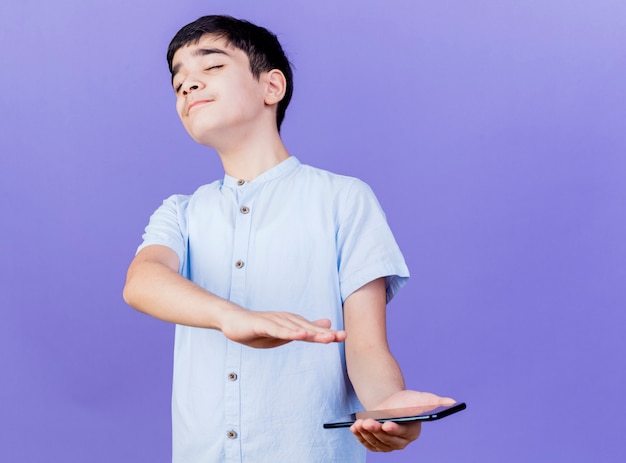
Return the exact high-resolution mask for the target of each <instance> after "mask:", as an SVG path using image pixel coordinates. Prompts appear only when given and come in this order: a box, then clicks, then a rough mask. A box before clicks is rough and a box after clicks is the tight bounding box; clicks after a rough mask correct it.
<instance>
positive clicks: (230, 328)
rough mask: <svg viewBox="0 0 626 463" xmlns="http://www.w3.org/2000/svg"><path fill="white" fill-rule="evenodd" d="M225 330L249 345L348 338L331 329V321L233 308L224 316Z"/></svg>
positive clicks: (222, 328) (321, 341)
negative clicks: (310, 319) (309, 319)
mask: <svg viewBox="0 0 626 463" xmlns="http://www.w3.org/2000/svg"><path fill="white" fill-rule="evenodd" d="M221 331H222V333H224V335H225V336H226V337H227V338H228V339H230V340H231V341H236V342H238V343H240V344H244V345H246V346H249V347H256V348H270V347H278V346H281V345H283V344H287V343H288V342H291V341H307V342H319V343H323V344H328V343H330V342H341V341H344V340H345V339H346V332H345V331H343V330H331V329H330V320H328V319H321V320H315V321H308V320H307V319H305V318H304V317H301V316H300V315H296V314H293V313H290V312H255V311H251V310H245V309H241V310H230V311H229V312H228V313H226V314H225V315H224V318H223V320H222V324H221Z"/></svg>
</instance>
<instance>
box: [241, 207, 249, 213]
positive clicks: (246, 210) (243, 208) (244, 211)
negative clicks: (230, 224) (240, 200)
mask: <svg viewBox="0 0 626 463" xmlns="http://www.w3.org/2000/svg"><path fill="white" fill-rule="evenodd" d="M239 212H241V213H242V214H247V213H248V212H250V208H249V207H248V206H241V209H239Z"/></svg>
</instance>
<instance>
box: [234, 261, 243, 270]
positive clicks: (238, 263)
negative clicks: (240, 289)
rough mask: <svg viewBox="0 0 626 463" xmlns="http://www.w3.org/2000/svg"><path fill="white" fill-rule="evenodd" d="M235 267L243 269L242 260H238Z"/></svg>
mask: <svg viewBox="0 0 626 463" xmlns="http://www.w3.org/2000/svg"><path fill="white" fill-rule="evenodd" d="M235 267H237V268H243V260H238V261H237V262H235Z"/></svg>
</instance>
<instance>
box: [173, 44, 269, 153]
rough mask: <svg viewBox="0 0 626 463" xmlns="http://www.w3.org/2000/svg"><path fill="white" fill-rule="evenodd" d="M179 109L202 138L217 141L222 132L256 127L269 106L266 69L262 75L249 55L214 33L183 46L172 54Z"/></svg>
mask: <svg viewBox="0 0 626 463" xmlns="http://www.w3.org/2000/svg"><path fill="white" fill-rule="evenodd" d="M172 70H173V77H172V85H173V86H174V91H175V93H176V110H177V112H178V115H179V116H180V119H181V121H182V122H183V125H184V126H185V129H187V132H189V134H190V135H191V137H192V138H193V139H194V140H196V141H197V142H198V143H201V144H203V145H208V146H213V144H212V140H214V137H215V136H216V135H217V134H220V135H222V136H223V135H228V134H229V133H232V134H237V133H241V132H240V131H239V130H238V129H244V130H245V129H250V130H252V129H253V128H254V127H255V126H256V125H257V124H259V121H260V120H261V119H262V117H261V115H262V114H265V113H264V112H265V111H267V108H265V104H264V99H265V89H266V87H267V86H266V82H265V79H264V77H265V76H264V74H261V76H260V78H259V79H258V80H257V79H256V78H255V77H254V76H253V75H252V72H251V71H250V62H249V60H248V56H247V55H246V54H245V53H244V52H243V51H242V50H240V49H238V48H235V47H233V46H230V45H228V44H227V43H226V41H225V40H223V39H221V38H216V37H213V36H211V35H205V36H203V37H201V38H200V41H199V42H198V43H196V44H189V45H187V46H185V47H182V48H180V49H179V50H178V51H176V53H175V54H174V57H173V60H172Z"/></svg>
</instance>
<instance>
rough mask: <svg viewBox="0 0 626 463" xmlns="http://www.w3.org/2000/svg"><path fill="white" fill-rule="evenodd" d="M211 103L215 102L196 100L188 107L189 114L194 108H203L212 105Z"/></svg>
mask: <svg viewBox="0 0 626 463" xmlns="http://www.w3.org/2000/svg"><path fill="white" fill-rule="evenodd" d="M211 101H213V100H195V101H192V102H191V103H189V105H188V106H187V113H189V112H190V111H191V110H192V109H193V108H196V107H198V106H203V105H205V104H208V103H210V102H211Z"/></svg>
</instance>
